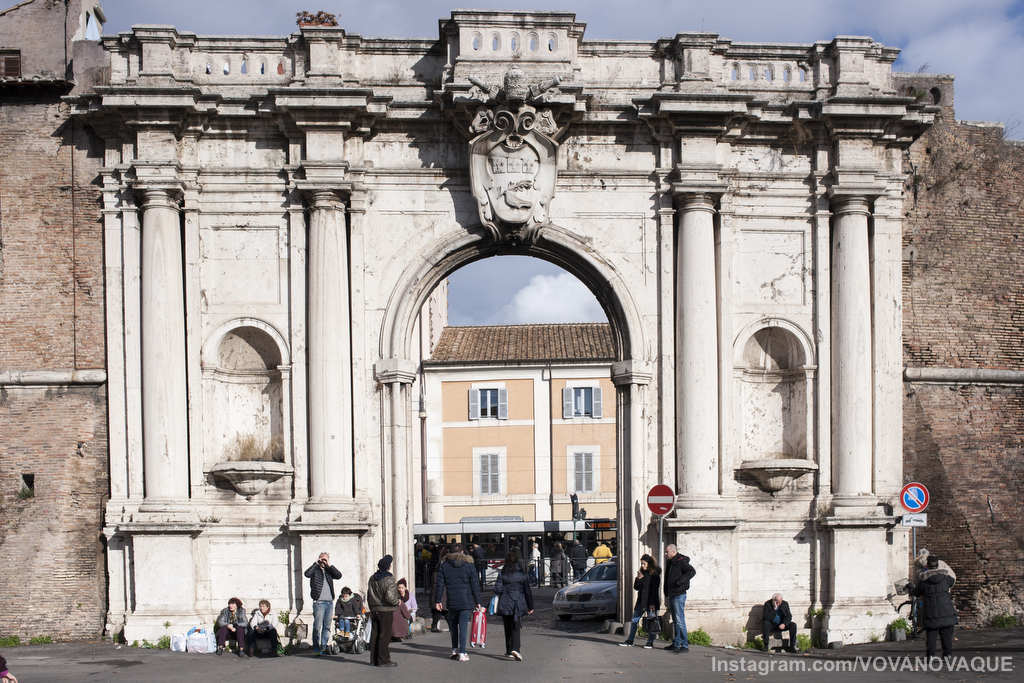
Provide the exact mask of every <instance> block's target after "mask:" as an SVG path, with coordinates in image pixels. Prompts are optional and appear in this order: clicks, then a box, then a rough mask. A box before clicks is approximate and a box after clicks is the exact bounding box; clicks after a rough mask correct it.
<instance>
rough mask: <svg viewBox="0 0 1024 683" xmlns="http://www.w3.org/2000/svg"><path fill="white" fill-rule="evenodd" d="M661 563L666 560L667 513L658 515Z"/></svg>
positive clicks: (659, 560) (659, 557) (659, 556)
mask: <svg viewBox="0 0 1024 683" xmlns="http://www.w3.org/2000/svg"><path fill="white" fill-rule="evenodd" d="M657 561H658V562H659V563H661V562H664V561H665V515H659V516H658V559H657Z"/></svg>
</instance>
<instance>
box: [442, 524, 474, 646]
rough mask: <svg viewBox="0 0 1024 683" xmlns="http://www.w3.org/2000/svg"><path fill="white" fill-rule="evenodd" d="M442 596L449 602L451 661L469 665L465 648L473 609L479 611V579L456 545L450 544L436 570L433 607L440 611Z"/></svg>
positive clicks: (468, 558) (469, 560) (470, 562)
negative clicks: (454, 660)
mask: <svg viewBox="0 0 1024 683" xmlns="http://www.w3.org/2000/svg"><path fill="white" fill-rule="evenodd" d="M441 596H446V599H447V603H448V631H449V632H450V633H451V637H452V654H451V658H452V659H457V660H458V661H460V662H468V661H469V655H468V654H466V645H467V644H468V641H469V626H470V622H471V620H472V617H473V610H474V609H480V579H479V576H478V575H477V573H476V570H475V569H474V567H473V558H472V557H470V556H469V555H466V554H465V553H463V552H462V546H460V545H459V544H458V543H456V544H454V545H452V547H451V552H449V553H448V554H447V555H445V557H444V562H442V563H441V566H440V567H439V568H438V570H437V582H436V583H435V585H434V599H435V600H436V601H437V602H436V603H435V604H434V608H435V609H436V610H437V611H438V612H440V611H441V609H442V606H441Z"/></svg>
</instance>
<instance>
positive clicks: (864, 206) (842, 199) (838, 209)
mask: <svg viewBox="0 0 1024 683" xmlns="http://www.w3.org/2000/svg"><path fill="white" fill-rule="evenodd" d="M831 199H832V213H833V215H836V216H843V215H847V214H860V215H863V216H870V215H871V198H870V197H868V196H867V195H863V194H835V195H833V196H832V198H831Z"/></svg>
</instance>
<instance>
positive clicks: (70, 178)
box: [0, 34, 108, 639]
mask: <svg viewBox="0 0 1024 683" xmlns="http://www.w3.org/2000/svg"><path fill="white" fill-rule="evenodd" d="M59 43H60V37H59V34H58V36H57V44H58V45H59ZM24 87H25V86H14V87H12V88H7V89H5V90H4V91H3V92H0V99H2V106H0V158H3V160H4V163H3V164H2V166H0V302H2V305H0V329H2V330H3V334H2V335H0V376H2V379H0V509H2V510H3V514H2V515H0V557H3V558H4V565H5V567H6V569H5V571H4V572H2V573H0V634H2V635H18V636H20V637H22V638H23V639H25V638H27V637H32V636H39V635H48V636H50V637H53V638H57V639H64V638H81V637H94V636H97V635H99V634H100V633H101V632H102V629H103V623H104V622H103V618H104V614H105V610H106V600H105V580H106V577H105V573H104V560H103V557H104V554H103V548H102V544H101V540H100V533H99V530H100V526H101V524H102V518H101V511H102V509H103V504H104V501H105V499H106V496H107V490H108V485H107V470H108V463H107V436H106V432H107V430H106V414H107V413H106V389H105V387H104V386H102V385H101V384H98V383H96V382H93V383H91V384H88V385H70V386H68V385H67V384H65V385H63V386H60V385H51V386H39V385H34V386H29V385H27V384H26V382H28V384H32V383H33V382H34V381H35V380H31V379H29V380H26V379H25V378H24V376H23V375H24V373H39V372H45V373H50V375H49V377H48V378H47V379H46V380H45V381H46V382H52V381H57V380H55V379H54V377H57V376H66V377H67V378H68V380H70V378H71V371H72V370H83V369H95V368H103V367H104V366H105V364H106V362H105V358H104V354H105V347H104V317H103V316H104V311H103V235H102V231H101V227H102V226H101V223H100V210H99V204H98V193H97V191H96V187H95V185H93V184H92V183H93V180H94V179H95V178H96V176H97V170H98V167H99V162H100V161H101V150H102V144H97V143H96V141H95V138H94V137H93V136H92V135H91V133H90V132H89V131H88V130H87V129H86V128H84V127H83V125H82V124H81V123H80V122H74V123H72V122H71V121H69V119H68V117H67V109H66V107H65V106H64V105H62V104H60V103H59V101H58V98H59V97H60V95H61V94H63V92H64V89H60V90H53V89H47V90H44V89H39V88H34V87H31V86H29V88H31V89H28V90H26V89H15V88H24ZM19 376H21V378H20V379H19ZM36 376H37V377H39V375H36ZM25 474H32V475H34V478H35V481H34V491H35V495H34V496H33V497H28V498H23V497H21V496H19V491H21V489H22V486H23V482H24V480H23V478H22V477H23V475H25Z"/></svg>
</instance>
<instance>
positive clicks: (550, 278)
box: [493, 273, 608, 324]
mask: <svg viewBox="0 0 1024 683" xmlns="http://www.w3.org/2000/svg"><path fill="white" fill-rule="evenodd" d="M607 321H608V317H607V316H606V315H605V314H604V310H602V309H601V306H600V304H598V303H597V299H595V298H594V295H593V294H592V293H591V292H590V290H589V289H587V288H586V286H585V285H584V284H583V283H582V282H580V281H579V280H578V279H576V278H575V277H573V276H572V275H571V274H569V273H558V274H556V275H535V276H533V278H531V279H530V281H529V283H527V284H526V286H524V287H523V288H521V289H520V290H519V291H517V292H516V293H515V294H514V295H513V296H512V301H510V302H509V303H508V304H506V305H505V306H504V307H502V308H501V310H500V311H498V313H497V315H496V316H495V320H494V321H493V322H494V323H495V324H525V323H581V322H601V323H603V322H607Z"/></svg>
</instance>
